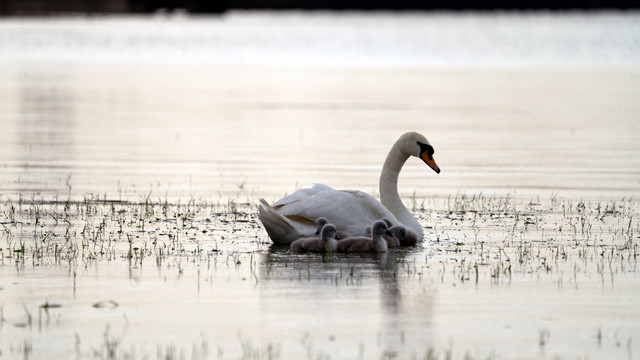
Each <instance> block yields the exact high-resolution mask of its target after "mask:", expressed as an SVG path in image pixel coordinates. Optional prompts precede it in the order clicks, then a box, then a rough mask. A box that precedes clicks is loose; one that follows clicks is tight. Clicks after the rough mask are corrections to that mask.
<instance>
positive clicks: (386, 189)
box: [258, 132, 440, 244]
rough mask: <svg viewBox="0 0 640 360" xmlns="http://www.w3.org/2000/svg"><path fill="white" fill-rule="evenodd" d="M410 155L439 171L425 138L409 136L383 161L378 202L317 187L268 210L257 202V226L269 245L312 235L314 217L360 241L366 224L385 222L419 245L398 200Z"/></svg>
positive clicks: (352, 192) (410, 218)
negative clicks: (410, 234)
mask: <svg viewBox="0 0 640 360" xmlns="http://www.w3.org/2000/svg"><path fill="white" fill-rule="evenodd" d="M409 156H416V157H420V158H421V159H422V160H423V161H424V162H425V163H427V165H429V166H430V167H431V168H432V169H433V170H434V171H436V172H438V173H439V172H440V168H438V166H437V165H436V163H435V161H434V160H433V148H432V147H431V145H430V144H429V142H428V141H427V139H426V138H425V137H424V136H422V135H420V134H418V133H414V132H409V133H406V134H404V135H402V136H401V137H400V138H399V139H398V141H396V143H395V144H394V145H393V147H392V148H391V150H390V151H389V154H388V155H387V159H386V161H385V162H384V166H383V168H382V173H381V174H380V201H378V200H376V199H375V198H374V197H372V196H371V195H368V194H366V193H364V192H362V191H357V190H334V189H333V188H331V187H329V186H326V185H322V184H316V185H314V186H313V187H311V188H304V189H300V190H298V191H296V192H295V193H293V194H291V195H289V196H287V197H285V198H283V199H280V200H278V201H276V202H275V203H274V204H273V206H271V205H269V204H268V203H267V202H266V201H265V200H264V199H260V204H259V206H258V210H259V214H258V216H259V217H260V221H262V224H263V225H264V227H265V229H266V230H267V233H268V234H269V237H270V238H271V240H273V242H274V243H281V244H288V243H291V242H293V241H294V240H296V239H298V238H300V237H310V236H313V235H314V234H315V232H316V228H315V219H318V218H319V217H325V218H327V219H328V221H329V222H330V223H331V224H334V225H335V226H336V228H338V229H340V230H341V231H343V232H344V233H345V234H347V235H349V236H362V235H364V231H365V228H366V227H367V226H368V225H370V224H371V223H373V222H374V221H376V220H378V219H381V218H387V219H389V220H390V221H391V223H392V224H393V225H399V224H402V225H404V226H405V227H406V228H407V229H409V230H411V231H413V232H414V233H415V234H416V236H417V237H418V239H419V240H422V238H423V231H422V227H421V226H420V224H419V223H418V221H417V220H416V219H415V218H414V217H413V215H412V214H411V213H410V212H409V210H407V208H406V207H405V206H404V204H403V203H402V200H400V196H399V195H398V175H399V174H400V170H401V169H402V166H403V165H404V163H405V162H406V160H407V159H408V158H409Z"/></svg>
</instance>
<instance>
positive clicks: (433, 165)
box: [420, 151, 440, 174]
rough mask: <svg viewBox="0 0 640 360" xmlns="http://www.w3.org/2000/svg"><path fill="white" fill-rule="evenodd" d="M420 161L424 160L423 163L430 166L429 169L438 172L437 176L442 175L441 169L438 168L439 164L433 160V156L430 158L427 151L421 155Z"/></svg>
mask: <svg viewBox="0 0 640 360" xmlns="http://www.w3.org/2000/svg"><path fill="white" fill-rule="evenodd" d="M420 159H422V161H424V162H425V163H426V164H427V165H429V167H430V168H432V169H433V171H435V172H436V174H440V168H439V167H438V164H436V161H435V160H433V155H431V156H429V153H428V152H426V151H425V152H423V153H422V154H420Z"/></svg>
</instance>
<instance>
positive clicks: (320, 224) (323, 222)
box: [316, 216, 349, 240]
mask: <svg viewBox="0 0 640 360" xmlns="http://www.w3.org/2000/svg"><path fill="white" fill-rule="evenodd" d="M328 223H329V220H327V218H326V217H324V216H321V217H319V218H317V219H316V236H318V235H320V232H321V231H322V228H323V227H324V226H325V225H327V224H328ZM348 237H349V235H347V233H345V232H344V231H340V230H337V232H336V240H340V239H346V238H348Z"/></svg>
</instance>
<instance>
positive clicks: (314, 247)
mask: <svg viewBox="0 0 640 360" xmlns="http://www.w3.org/2000/svg"><path fill="white" fill-rule="evenodd" d="M336 232H337V229H336V227H335V226H333V225H332V224H326V225H324V226H323V227H322V231H321V232H320V235H321V237H319V238H302V239H298V240H296V241H294V242H292V243H291V252H292V253H302V252H307V251H313V252H327V251H335V250H336V246H337V245H338V241H337V240H336Z"/></svg>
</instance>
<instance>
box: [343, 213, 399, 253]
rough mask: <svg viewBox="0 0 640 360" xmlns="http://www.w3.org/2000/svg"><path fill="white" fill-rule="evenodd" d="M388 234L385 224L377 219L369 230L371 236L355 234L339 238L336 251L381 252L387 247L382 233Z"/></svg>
mask: <svg viewBox="0 0 640 360" xmlns="http://www.w3.org/2000/svg"><path fill="white" fill-rule="evenodd" d="M384 234H387V235H389V228H388V227H387V224H386V223H385V222H384V221H382V220H378V221H376V222H375V223H374V224H373V230H372V231H371V237H366V236H355V237H350V238H346V239H344V240H340V241H339V242H338V247H337V249H338V252H347V253H365V252H374V253H381V252H387V251H388V249H389V247H388V245H387V241H386V240H385V239H384V238H383V237H382V235H384Z"/></svg>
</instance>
